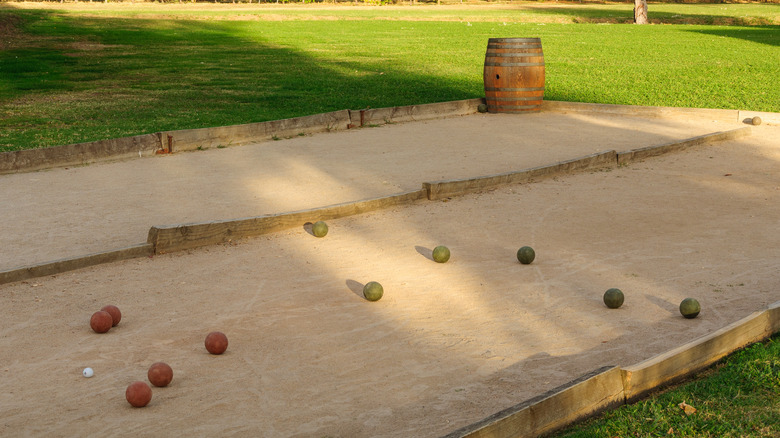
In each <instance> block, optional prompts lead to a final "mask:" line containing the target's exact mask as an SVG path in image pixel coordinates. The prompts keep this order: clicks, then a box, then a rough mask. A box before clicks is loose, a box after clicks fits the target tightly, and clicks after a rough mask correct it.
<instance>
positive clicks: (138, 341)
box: [0, 114, 780, 437]
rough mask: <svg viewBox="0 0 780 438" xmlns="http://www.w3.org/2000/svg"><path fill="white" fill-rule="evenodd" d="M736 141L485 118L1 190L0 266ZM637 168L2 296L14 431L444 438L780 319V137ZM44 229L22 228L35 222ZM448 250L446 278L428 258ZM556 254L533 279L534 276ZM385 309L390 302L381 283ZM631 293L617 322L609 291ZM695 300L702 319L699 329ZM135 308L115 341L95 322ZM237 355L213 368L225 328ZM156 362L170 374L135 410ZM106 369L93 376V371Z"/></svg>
mask: <svg viewBox="0 0 780 438" xmlns="http://www.w3.org/2000/svg"><path fill="white" fill-rule="evenodd" d="M739 126H742V125H740V124H736V123H734V124H725V123H722V122H721V123H716V122H712V121H701V120H699V121H684V120H672V119H638V118H630V117H606V116H595V115H593V116H588V115H564V114H557V115H551V114H538V115H531V116H523V117H515V116H489V115H474V116H468V117H458V118H452V119H442V120H435V121H430V122H417V123H406V124H398V125H392V126H384V127H380V128H372V129H361V130H357V131H349V132H341V133H331V134H323V135H315V136H310V137H301V138H295V139H290V140H285V141H279V142H270V143H263V144H258V145H255V146H246V147H236V148H228V149H220V150H209V151H203V152H194V153H186V154H179V155H173V156H170V157H156V158H152V159H139V160H132V161H126V162H119V163H112V164H101V165H92V166H87V167H79V168H71V169H67V170H66V169H57V170H51V171H45V172H35V173H28V174H18V175H6V176H2V177H0V183H2V187H3V190H2V192H1V195H2V198H3V199H2V200H0V205H4V206H6V205H14V206H17V208H15V209H13V210H14V211H13V212H11V211H9V210H10V209H8V208H3V211H2V219H3V223H4V226H3V231H2V239H3V249H4V251H3V253H2V256H1V257H2V263H0V266H7V267H12V266H18V265H23V264H28V263H34V262H38V261H43V260H51V259H53V258H58V257H65V256H71V255H78V254H83V253H85V252H89V251H94V250H104V249H111V248H115V247H119V246H122V245H126V244H133V243H137V242H142V241H143V240H144V238H145V232H146V230H148V227H149V226H151V225H153V224H158V223H176V222H188V221H197V220H210V219H220V218H235V217H243V216H250V215H257V214H266V213H272V212H280V211H286V210H295V209H301V208H310V207H316V206H319V205H328V204H333V203H337V202H343V201H347V200H356V199H362V198H366V197H373V196H381V195H383V194H392V193H396V192H399V191H403V190H408V189H415V188H419V185H420V183H421V182H422V181H425V180H436V179H442V178H459V177H467V176H476V175H482V174H489V173H497V172H502V171H507V170H513V169H521V168H525V167H531V166H535V165H542V164H549V163H552V162H555V161H559V160H564V159H569V158H574V157H577V156H581V155H585V154H589V153H593V152H597V151H602V150H606V149H617V150H626V149H631V148H635V147H641V146H647V145H651V144H659V143H664V142H667V141H671V140H674V139H682V138H687V137H692V136H695V135H701V134H704V133H708V132H713V131H718V130H724V129H732V128H735V127H739ZM753 131H754V134H753V135H752V136H750V137H746V138H742V139H738V140H733V141H726V142H720V143H717V144H714V145H709V146H698V147H695V148H692V149H689V150H687V151H684V152H679V153H674V154H669V155H665V156H662V157H657V158H653V159H649V160H646V161H643V162H635V163H631V164H629V165H628V166H624V167H619V168H615V169H611V170H603V171H591V172H584V173H579V174H575V175H568V176H561V177H556V178H551V179H545V180H541V181H537V182H534V183H530V184H523V185H512V186H505V187H502V188H500V189H497V190H494V191H489V192H484V193H478V194H472V195H466V196H461V197H456V198H452V199H449V200H444V201H420V202H418V203H416V204H414V205H409V206H404V207H398V208H393V209H388V210H382V211H377V212H373V213H369V214H364V215H360V216H354V217H348V218H343V219H338V220H332V221H328V224H329V227H330V231H329V233H328V235H327V236H326V237H324V238H321V239H318V238H315V237H314V236H312V235H311V234H310V233H309V232H308V230H307V229H306V227H304V224H301V227H299V228H295V229H291V230H288V231H285V232H279V233H275V234H271V235H267V236H262V237H257V238H251V239H243V240H238V241H233V242H230V243H227V244H224V245H217V246H210V247H204V248H201V249H197V250H190V251H186V252H180V253H173V254H166V255H159V256H155V257H153V258H143V259H134V260H128V261H124V262H118V263H112V264H107V265H102V266H96V267H92V268H87V269H82V270H78V271H73V272H67V273H64V274H59V275H55V276H49V277H44V278H38V279H33V280H28V281H23V282H18V283H12V284H6V285H0V306H1V307H2V308H3V309H4V316H3V318H2V319H1V320H0V333H1V334H2V336H0V376H2V379H0V417H2V418H3V421H2V422H0V435H3V436H6V435H9V436H10V435H29V436H43V435H46V436H73V435H81V436H85V435H97V434H109V435H116V436H131V435H132V436H171V435H179V436H181V435H186V436H214V435H219V436H269V437H275V436H294V437H378V436H381V437H409V436H416V437H436V436H441V435H444V434H446V433H447V432H450V431H452V430H455V429H457V428H459V427H462V426H465V425H468V424H470V423H473V422H475V421H477V420H479V419H482V418H484V417H485V416H487V415H490V414H492V413H494V412H496V411H498V410H501V409H504V408H507V407H509V406H512V405H514V404H516V403H519V402H521V401H523V400H526V399H528V398H531V397H533V396H536V395H539V394H541V393H543V392H545V391H547V390H549V389H552V388H554V387H556V386H558V385H561V384H563V383H565V382H568V381H570V380H572V379H574V378H576V377H578V376H580V375H582V374H585V373H587V372H589V371H592V370H593V369H596V368H598V367H601V366H604V365H622V366H627V365H631V364H633V363H636V362H639V361H642V360H644V359H647V358H650V357H652V356H654V355H657V354H660V353H662V352H665V351H668V350H670V349H672V348H674V347H677V346H679V345H682V344H684V343H686V342H688V341H691V340H693V339H695V338H697V337H700V336H703V335H705V334H708V333H711V332H712V331H714V330H717V329H719V328H721V327H723V326H725V325H727V324H729V323H732V322H734V321H736V320H738V319H740V318H743V317H745V316H747V315H749V314H750V313H752V312H754V311H757V310H761V309H763V308H765V307H766V306H767V305H769V304H771V303H773V302H776V301H778V300H779V299H780V233H778V229H779V228H778V226H779V225H780V173H778V168H779V167H780V144H778V142H777V140H776V139H777V138H780V127H777V126H772V125H762V126H760V127H755V128H754V129H753ZM22 206H23V207H24V208H18V207H22ZM437 245H447V246H448V247H449V248H450V250H451V252H452V258H451V259H450V261H449V262H447V263H445V264H439V263H435V262H433V261H432V260H431V259H430V253H431V250H432V249H433V248H434V247H435V246H437ZM523 245H530V246H532V247H534V249H535V250H536V254H537V257H536V260H535V261H534V262H533V263H532V264H531V265H521V264H519V263H518V262H517V260H516V258H515V253H516V251H517V249H518V248H519V247H520V246H523ZM369 281H378V282H380V283H382V285H383V286H384V289H385V295H384V297H383V298H382V299H381V300H380V301H377V302H368V301H366V300H365V299H363V298H362V296H361V290H362V287H363V285H364V284H365V283H367V282H369ZM611 287H618V288H620V289H622V290H623V291H624V293H625V295H626V302H625V304H624V305H623V306H622V307H621V308H620V309H614V310H613V309H608V308H606V307H605V306H604V304H603V302H602V294H603V293H604V291H605V290H606V289H608V288H611ZM686 297H696V298H697V299H698V300H699V301H700V302H701V304H702V313H701V315H700V316H699V317H698V318H696V319H693V320H688V319H685V318H683V317H682V316H680V314H679V312H678V310H677V306H678V305H679V303H680V301H681V300H682V299H684V298H686ZM105 304H115V305H117V306H119V307H120V309H121V310H122V312H123V317H122V322H121V323H120V325H119V326H117V327H114V328H112V329H111V331H109V332H108V333H106V334H102V335H99V334H96V333H93V332H92V331H91V330H90V328H89V324H88V322H89V317H90V315H91V314H92V313H93V312H94V311H97V310H98V309H100V308H101V307H102V306H103V305H105ZM213 330H220V331H223V332H224V333H226V334H227V336H228V337H229V340H230V345H229V347H228V350H227V352H226V353H225V354H223V355H220V356H214V355H210V354H208V353H207V352H206V350H205V348H204V345H203V341H204V338H205V336H206V334H208V333H209V332H210V331H213ZM157 361H164V362H167V363H168V364H170V365H171V366H172V367H173V370H174V378H173V381H172V382H171V384H170V385H169V386H168V387H166V388H154V390H153V392H154V395H153V398H152V401H151V403H150V404H149V405H148V406H147V407H145V408H140V409H139V408H133V407H131V406H130V405H129V404H128V403H127V402H126V401H125V399H124V391H125V388H126V387H127V385H128V384H130V383H131V382H133V381H134V380H145V379H146V372H147V369H148V367H149V366H150V365H151V364H152V363H154V362H157ZM87 366H89V367H92V368H93V369H94V371H95V376H94V377H92V378H89V379H87V378H84V377H82V375H81V370H82V369H83V368H84V367H87Z"/></svg>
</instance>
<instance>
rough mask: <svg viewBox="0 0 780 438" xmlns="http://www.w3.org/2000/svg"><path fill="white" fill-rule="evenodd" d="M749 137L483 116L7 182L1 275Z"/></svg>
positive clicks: (636, 124)
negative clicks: (454, 182)
mask: <svg viewBox="0 0 780 438" xmlns="http://www.w3.org/2000/svg"><path fill="white" fill-rule="evenodd" d="M739 126H744V125H741V124H735V123H716V122H712V121H706V120H705V121H702V120H695V121H693V120H682V119H680V120H676V119H675V120H671V119H663V120H662V119H641V118H636V117H609V116H589V115H583V114H557V113H540V114H531V115H523V116H519V117H518V116H512V115H484V114H475V115H471V116H466V117H455V118H447V119H440V120H433V121H427V122H416V123H402V124H396V125H386V126H381V127H377V128H364V129H358V130H349V131H342V132H334V133H329V134H317V135H313V136H306V137H296V138H292V139H286V140H281V141H276V142H266V143H259V144H256V145H251V146H242V147H234V148H226V149H212V150H206V151H199V152H190V153H181V154H175V155H173V156H156V157H152V158H144V159H137V160H130V161H123V162H117V163H112V164H100V165H89V166H82V167H71V168H68V169H54V170H47V171H41V172H33V173H23V174H12V175H0V187H2V190H0V206H2V207H0V222H1V223H2V224H3V226H2V228H1V229H0V247H2V248H3V251H2V252H0V270H6V269H12V268H16V267H20V266H26V265H30V264H35V263H41V262H46V261H51V260H56V259H61V258H67V257H75V256H81V255H85V254H89V253H93V252H99V251H105V250H110V249H117V248H122V247H125V246H130V245H135V244H138V243H143V242H146V237H147V234H148V232H149V228H150V227H152V226H154V225H166V224H176V223H186V222H198V221H209V220H216V219H233V218H241V217H248V216H258V215H263V214H270V213H279V212H286V211H295V210H302V209H307V208H313V207H321V206H325V205H331V204H336V203H341V202H348V201H356V200H360V199H364V198H371V197H379V196H385V195H391V194H395V193H398V192H402V191H406V190H413V189H418V188H420V185H421V183H422V182H424V181H435V180H441V179H454V178H468V177H474V176H479V175H487V174H493V173H500V172H506V171H512V170H520V169H524V168H528V167H533V166H540V165H547V164H552V163H554V162H556V161H561V160H568V159H571V158H575V157H579V156H583V155H587V154H591V153H594V152H601V151H605V150H610V149H615V150H617V151H624V150H628V149H632V148H637V147H643V146H650V145H655V144H662V143H666V142H670V141H675V140H681V139H685V138H689V137H693V136H697V135H702V134H707V133H710V132H715V131H721V130H727V129H733V128H735V127H739ZM764 128H768V127H764ZM756 131H758V130H756Z"/></svg>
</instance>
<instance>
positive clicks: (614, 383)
mask: <svg viewBox="0 0 780 438" xmlns="http://www.w3.org/2000/svg"><path fill="white" fill-rule="evenodd" d="M775 333H780V301H778V302H776V303H774V304H771V305H769V306H768V308H767V309H765V310H760V311H757V312H754V313H753V314H751V315H749V316H747V317H745V318H742V319H741V320H739V321H736V322H734V323H732V324H729V325H728V326H726V327H724V328H722V329H720V330H718V331H715V332H713V333H711V334H709V335H705V336H703V337H701V338H699V339H697V340H695V341H693V342H690V343H688V344H685V345H682V346H680V347H678V348H675V349H673V350H671V351H669V352H666V353H663V354H660V355H658V356H655V357H653V358H651V359H648V360H646V361H643V362H640V363H638V364H635V365H632V366H629V367H626V368H623V369H621V368H619V367H613V366H606V367H602V368H600V369H598V370H596V371H593V372H591V373H589V374H586V375H584V376H582V377H580V378H578V379H576V380H573V381H572V382H570V383H568V384H566V385H563V386H560V387H558V388H555V389H553V390H552V391H550V392H548V393H546V394H544V395H542V396H539V397H534V398H532V399H529V400H527V401H525V402H523V403H520V404H518V405H516V406H513V407H511V408H508V409H505V410H503V411H500V412H497V413H495V414H493V415H491V416H489V417H487V418H485V419H483V420H481V421H478V422H476V423H473V424H471V425H469V426H466V427H463V428H461V429H458V430H456V431H454V432H452V433H450V434H448V435H445V436H444V437H442V438H487V437H490V438H510V437H512V438H519V437H537V436H540V435H545V434H549V433H552V432H554V431H556V430H559V429H562V428H564V427H568V426H570V425H571V424H573V423H575V422H577V421H581V420H584V419H586V418H588V417H590V416H593V415H596V414H598V413H600V412H601V411H604V410H606V409H613V408H616V407H618V406H619V405H623V404H627V403H631V402H632V401H635V400H636V399H637V398H641V397H642V396H643V395H646V394H647V393H648V392H649V391H652V390H655V389H658V388H659V387H663V386H666V385H669V384H671V383H674V382H675V381H678V380H680V379H682V378H685V377H687V376H690V375H691V374H693V373H695V372H696V371H700V370H702V369H704V368H706V367H708V366H710V365H712V364H714V363H715V362H717V361H718V360H720V359H723V358H724V357H726V356H728V355H729V354H731V353H733V352H735V351H737V350H739V349H741V348H744V347H747V346H749V345H752V344H755V343H756V342H761V341H763V340H766V339H768V338H769V337H771V336H772V335H774V334H775Z"/></svg>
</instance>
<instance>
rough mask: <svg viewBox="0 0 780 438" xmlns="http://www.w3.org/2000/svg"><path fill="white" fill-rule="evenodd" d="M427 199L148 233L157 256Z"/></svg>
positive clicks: (404, 197) (417, 195) (392, 199)
mask: <svg viewBox="0 0 780 438" xmlns="http://www.w3.org/2000/svg"><path fill="white" fill-rule="evenodd" d="M424 198H425V192H424V191H423V190H415V191H411V192H405V193H399V194H396V195H391V196H384V197H380V198H373V199H366V200H362V201H357V202H347V203H343V204H336V205H331V206H327V207H320V208H312V209H308V210H300V211H294V212H291V213H280V214H270V215H264V216H256V217H249V218H243V219H232V220H222V221H211V222H200V223H190V224H179V225H163V226H155V227H152V228H151V229H150V230H149V236H148V239H147V243H149V244H150V245H152V247H153V248H154V252H155V253H156V254H160V253H166V252H173V251H181V250H185V249H190V248H196V247H199V246H205V245H213V244H217V243H222V242H226V241H228V240H231V239H238V238H243V237H251V236H259V235H262V234H268V233H273V232H276V231H281V230H284V229H288V228H293V227H298V226H303V225H304V224H305V223H306V222H315V221H318V220H328V219H336V218H340V217H345V216H352V215H356V214H361V213H366V212H369V211H373V210H378V209H382V208H387V207H393V206H397V205H403V204H409V203H413V202H415V201H418V200H420V199H424Z"/></svg>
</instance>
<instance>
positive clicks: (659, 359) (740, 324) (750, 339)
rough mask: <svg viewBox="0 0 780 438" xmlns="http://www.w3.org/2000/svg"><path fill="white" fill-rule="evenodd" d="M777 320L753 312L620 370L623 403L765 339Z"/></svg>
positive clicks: (764, 312) (769, 314)
mask: <svg viewBox="0 0 780 438" xmlns="http://www.w3.org/2000/svg"><path fill="white" fill-rule="evenodd" d="M777 316H778V315H777V314H776V313H772V311H770V310H761V311H758V312H755V313H753V314H751V315H748V316H747V317H745V318H743V319H741V320H739V321H736V322H734V323H733V324H729V325H728V326H726V327H723V328H722V329H720V330H717V331H715V332H713V333H711V334H709V335H707V336H704V337H702V338H700V339H697V340H695V341H693V342H690V343H688V344H685V345H682V346H680V347H678V348H675V349H673V350H670V351H668V352H666V353H664V354H661V355H658V356H656V357H653V358H651V359H648V360H646V361H644V362H640V363H638V364H635V365H632V366H629V367H625V368H623V386H624V390H625V394H626V399H627V400H636V399H638V398H640V397H642V396H643V395H645V394H647V393H648V392H649V391H652V390H654V389H656V388H658V387H662V386H665V385H668V384H670V383H673V382H675V381H677V380H679V379H681V378H683V377H686V376H688V375H690V374H692V373H694V372H696V371H699V370H702V369H704V368H706V367H708V366H710V365H712V364H714V363H715V362H717V361H718V360H720V359H722V358H724V357H726V356H727V355H729V354H730V353H732V352H734V351H736V350H738V349H740V348H743V347H745V346H747V345H750V344H753V343H756V342H759V341H761V340H763V339H766V338H767V337H769V336H771V335H772V334H773V333H774V331H775V330H774V329H775V328H776V324H777V321H776V320H777ZM773 319H774V320H773Z"/></svg>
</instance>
